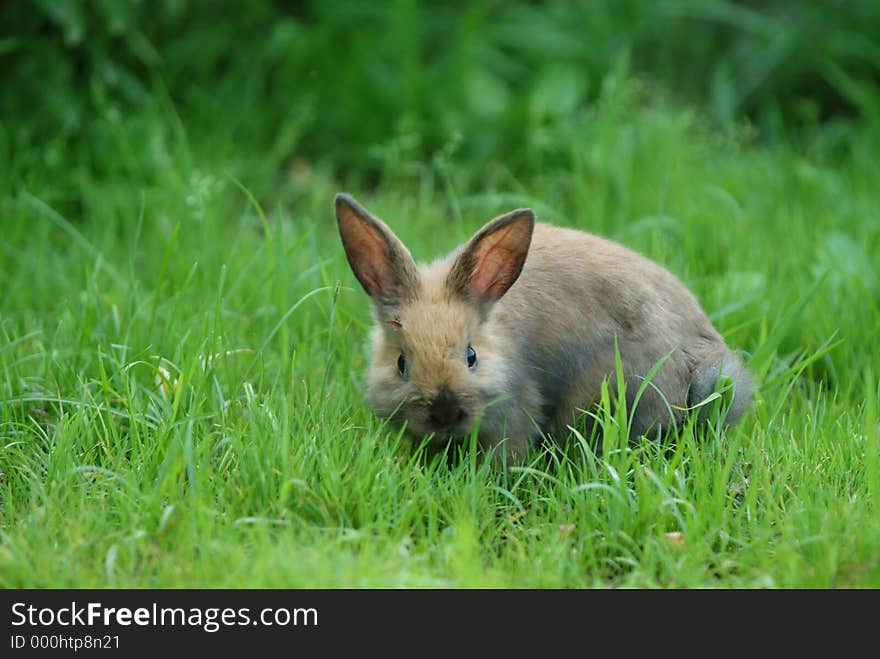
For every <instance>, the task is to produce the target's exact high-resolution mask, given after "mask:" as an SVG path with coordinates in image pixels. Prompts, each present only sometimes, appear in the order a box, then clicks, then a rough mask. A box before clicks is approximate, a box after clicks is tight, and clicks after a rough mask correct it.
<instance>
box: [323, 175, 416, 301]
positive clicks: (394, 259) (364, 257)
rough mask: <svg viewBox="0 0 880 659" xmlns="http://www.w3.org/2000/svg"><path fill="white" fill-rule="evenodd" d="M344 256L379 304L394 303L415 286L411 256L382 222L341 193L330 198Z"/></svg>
mask: <svg viewBox="0 0 880 659" xmlns="http://www.w3.org/2000/svg"><path fill="white" fill-rule="evenodd" d="M333 203H334V206H335V209H336V222H337V223H338V225H339V235H340V237H341V238H342V245H343V247H345V256H346V257H347V258H348V264H349V265H350V266H351V270H352V272H354V276H355V277H357V279H358V281H359V282H360V283H361V286H363V287H364V290H365V291H366V292H367V293H368V294H369V295H370V297H372V298H373V300H374V302H376V304H377V305H379V307H380V308H381V307H384V306H396V305H399V304H400V303H401V302H402V301H403V300H404V299H406V298H407V297H408V296H409V294H410V293H412V292H413V291H414V290H415V289H416V288H417V286H418V281H419V278H418V271H417V269H416V264H415V262H414V261H413V258H412V255H411V254H410V253H409V250H408V249H407V248H406V247H405V246H404V244H403V243H402V242H400V240H399V239H398V238H397V236H395V235H394V233H393V232H392V231H391V229H389V228H388V227H387V226H386V225H385V223H384V222H382V221H381V220H380V219H379V218H377V217H374V216H373V215H371V214H370V213H369V211H367V209H365V208H364V207H363V206H361V205H360V204H359V203H358V202H356V201H355V200H354V198H353V197H352V196H351V195H348V194H345V193H344V192H340V193H339V194H337V195H336V197H335V199H334V200H333Z"/></svg>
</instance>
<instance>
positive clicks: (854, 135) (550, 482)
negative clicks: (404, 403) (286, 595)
mask: <svg viewBox="0 0 880 659" xmlns="http://www.w3.org/2000/svg"><path fill="white" fill-rule="evenodd" d="M602 90H603V91H602V94H601V96H600V98H599V100H598V101H597V102H596V103H595V104H592V105H590V106H589V108H588V109H587V110H585V111H584V112H582V113H578V114H577V115H572V118H571V119H570V120H566V121H561V122H559V123H556V124H554V125H553V126H551V127H547V128H543V129H539V128H535V130H533V131H530V132H529V133H528V134H527V135H524V136H523V144H522V145H521V147H520V149H519V154H520V157H521V159H522V160H523V161H529V162H531V163H532V166H533V168H534V169H533V171H535V172H539V173H537V174H535V175H533V176H529V177H528V178H519V177H518V175H517V171H515V169H509V168H507V167H506V166H505V165H504V163H500V164H499V163H494V164H491V163H490V164H487V165H486V166H485V168H483V169H482V170H481V171H480V172H479V175H477V174H476V173H475V172H476V171H477V170H476V168H474V167H472V166H470V167H469V166H467V163H460V162H459V161H458V160H457V156H456V151H455V148H454V145H450V146H449V148H445V149H441V150H439V151H437V152H436V154H435V156H434V157H433V158H430V159H418V158H417V159H413V160H411V161H407V160H405V158H401V157H398V156H400V153H398V152H397V151H395V150H394V149H395V148H396V147H395V143H391V144H389V145H386V148H387V149H388V151H387V158H386V160H385V164H384V165H383V170H382V173H381V176H380V178H379V183H378V185H376V186H375V187H369V188H368V187H366V186H365V185H358V181H359V180H360V179H358V178H352V179H350V180H345V181H338V180H335V179H334V176H333V174H332V173H331V171H332V168H331V167H329V166H328V164H327V163H322V162H319V161H316V162H300V163H299V164H298V166H297V167H296V168H292V169H290V171H289V172H288V171H287V170H285V175H284V178H283V180H279V179H278V178H277V172H274V171H271V172H269V171H266V170H265V169H259V168H257V169H254V168H252V167H251V165H252V164H253V163H254V162H257V161H258V160H259V158H260V152H259V151H258V150H257V149H256V148H254V147H252V146H250V145H249V144H246V143H245V144H241V143H237V142H236V141H235V138H234V136H232V135H227V134H224V133H223V132H222V131H221V130H218V131H217V133H216V135H215V136H214V141H213V143H212V145H211V148H200V149H196V148H194V147H193V143H194V141H195V140H194V138H193V139H191V138H190V135H189V132H188V131H189V130H192V129H193V128H192V126H186V125H185V123H183V122H181V120H180V119H179V118H178V116H177V114H176V112H175V111H174V110H173V109H172V108H171V106H170V104H169V103H167V102H166V101H165V100H163V99H162V97H161V96H157V97H156V99H155V102H153V103H151V104H150V105H149V107H148V108H147V109H145V110H143V111H141V112H139V113H138V114H136V115H134V116H131V117H125V118H124V119H123V118H121V117H120V116H119V115H118V114H114V113H113V112H112V111H109V110H108V111H107V112H106V113H102V114H99V115H97V116H96V117H94V119H93V121H92V128H91V129H92V130H93V131H94V133H95V134H98V135H101V136H103V142H102V143H101V144H100V145H98V146H96V147H95V148H101V149H103V150H104V151H103V152H102V153H103V156H102V161H103V162H116V163H117V166H116V167H115V168H112V169H109V170H107V171H101V172H98V173H96V172H95V171H94V168H93V167H92V166H91V165H90V163H89V162H87V161H84V160H82V159H78V158H76V157H70V156H68V155H67V154H65V152H64V149H63V145H61V146H59V145H58V144H55V143H53V142H52V141H51V138H46V140H47V141H45V142H36V141H34V142H31V143H30V150H29V151H24V150H21V149H18V148H16V149H13V145H19V146H20V142H21V140H18V138H17V137H16V136H17V133H15V127H14V126H13V125H12V124H10V123H5V124H4V129H3V131H2V138H3V139H0V159H2V160H3V161H4V162H7V163H9V166H8V167H5V168H3V169H2V170H0V193H2V199H0V203H2V206H0V208H2V211H0V212H2V219H0V223H2V239H0V250H2V251H0V439H2V442H0V586H3V587H62V586H70V587H104V586H117V587H149V586H155V587H181V586H203V587H221V586H232V587H245V586H254V587H260V586H266V587H364V586H370V587H372V586H391V587H398V586H431V587H433V586H451V587H486V586H499V587H536V586H542V587H592V586H639V587H641V586H648V587H653V586H660V587H706V586H708V587H763V586H769V587H850V586H854V587H878V586H880V511H878V505H880V457H878V453H880V446H878V444H880V404H878V398H880V386H878V376H880V305H878V300H880V260H878V256H877V255H878V253H880V215H878V210H877V209H878V208H880V170H878V169H877V167H876V161H875V158H876V153H878V149H880V128H878V126H877V125H876V124H871V123H870V122H866V123H864V124H861V123H860V124H854V125H852V126H844V127H843V128H842V129H840V130H833V129H831V128H823V129H816V130H815V131H812V132H810V133H809V134H808V135H806V136H805V137H804V138H803V139H802V140H801V142H800V143H799V144H798V145H797V146H791V145H786V144H780V145H777V146H774V147H772V148H770V147H765V146H761V145H759V144H755V143H753V142H751V141H750V138H749V135H748V133H747V131H733V130H726V131H722V130H720V129H717V128H713V127H711V126H710V125H709V124H707V123H706V122H705V121H704V120H703V119H702V118H701V116H700V115H699V114H698V113H696V112H694V111H692V110H687V109H682V108H680V107H677V106H675V105H671V104H669V103H666V102H659V103H653V102H649V101H648V100H646V98H645V95H644V93H643V89H642V87H641V86H640V84H638V83H637V82H624V80H623V78H622V77H621V76H620V75H614V74H612V75H610V76H608V77H607V78H606V80H605V81H604V83H603V85H602ZM22 139H24V138H22ZM464 139H466V138H464ZM53 149H55V152H53ZM53 153H55V156H57V157H60V158H61V159H62V162H63V163H66V165H65V167H63V168H60V169H63V178H62V179H58V178H56V176H57V172H58V171H59V167H57V166H53V167H51V168H43V167H41V164H40V163H41V161H42V159H45V158H51V157H54V156H53V155H52V154H53ZM58 153H60V154H61V155H60V156H58ZM404 155H405V154H404ZM349 186H351V187H349ZM340 189H348V190H349V191H350V192H352V193H354V194H355V195H356V196H358V197H359V198H360V199H361V200H362V201H364V202H365V203H366V204H367V205H368V206H369V207H370V208H371V209H373V210H375V212H377V214H379V215H380V216H382V217H383V218H385V219H386V220H387V221H388V222H389V223H391V225H392V226H393V227H394V229H395V231H396V232H397V233H398V235H400V237H401V238H402V239H403V240H404V241H405V242H406V243H407V244H408V245H409V246H411V248H412V250H413V252H414V254H415V256H416V257H417V259H420V260H427V259H430V258H432V257H434V256H435V255H438V254H440V253H442V252H445V251H446V250H447V249H450V248H452V247H453V246H454V245H456V244H458V243H459V242H460V241H462V240H463V239H465V238H466V237H467V236H468V235H469V234H470V233H471V232H472V231H473V230H474V229H476V228H477V227H478V226H480V225H481V224H482V223H483V222H484V221H485V220H487V219H488V218H490V217H491V216H493V215H494V214H496V213H498V212H501V211H503V210H507V209H509V208H512V207H515V206H524V205H529V206H532V207H534V208H535V209H536V210H537V212H538V215H539V217H540V218H541V219H543V220H544V221H550V222H555V223H558V224H563V225H566V226H574V227H578V228H582V229H585V230H590V231H594V232H597V233H601V234H604V235H607V236H611V237H613V238H616V239H618V240H620V241H622V242H624V243H626V244H628V245H630V246H631V247H634V248H636V249H638V250H640V251H642V252H644V253H646V254H648V255H649V256H651V257H652V258H654V259H656V260H658V261H659V262H661V263H663V264H665V265H666V266H667V267H669V268H670V269H671V270H672V271H673V272H675V273H676V274H678V275H679V276H680V277H682V279H683V280H684V281H685V282H686V283H687V284H688V285H689V286H690V287H691V288H692V290H693V291H694V292H695V293H696V294H697V296H698V298H699V299H700V300H701V302H702V303H703V305H704V307H705V308H706V310H707V311H708V312H709V314H710V315H711V316H712V318H713V320H714V321H715V323H716V325H717V327H718V328H719V330H720V331H721V332H722V333H723V334H724V336H725V338H726V339H727V341H728V343H729V344H731V345H732V346H734V347H736V348H739V349H742V350H744V351H745V352H746V353H747V355H749V356H751V368H752V369H753V371H754V372H755V374H756V377H757V380H758V382H759V385H760V389H759V391H758V393H757V396H756V401H755V404H754V406H753V408H752V409H751V410H750V412H749V413H748V414H747V416H746V418H745V419H744V420H743V422H742V423H741V424H740V425H738V426H736V427H734V428H732V429H729V430H723V431H721V430H717V429H714V428H712V429H709V430H708V431H707V432H703V433H699V434H698V435H695V434H694V432H693V431H692V429H691V428H686V429H685V430H684V431H683V432H682V434H681V435H680V436H678V437H675V438H673V439H672V440H671V441H670V442H668V443H666V444H664V445H658V444H656V443H652V442H647V441H645V442H641V443H636V444H633V445H629V446H627V445H626V444H625V443H624V442H623V441H622V440H621V439H620V438H621V436H622V434H621V432H620V429H621V421H622V420H621V419H615V418H614V417H613V416H611V415H608V414H606V418H605V423H606V426H607V432H606V435H605V437H604V440H603V447H602V448H603V450H602V451H599V452H598V454H597V452H595V451H594V450H593V449H591V448H590V447H589V446H587V445H585V444H583V443H578V442H577V441H575V446H574V447H573V448H572V450H571V451H570V453H569V455H568V457H565V458H563V457H560V456H558V455H557V456H551V457H549V458H548V456H547V455H543V454H540V453H536V454H535V455H533V456H532V457H533V460H532V461H531V463H530V464H529V465H526V466H522V467H515V468H512V469H510V470H509V471H507V472H501V471H498V470H494V469H492V468H491V467H489V466H487V465H485V464H479V463H478V462H477V460H476V459H475V458H474V454H473V452H468V451H466V452H465V453H464V455H463V456H462V457H461V459H460V460H459V461H457V462H454V463H453V464H451V465H448V464H446V463H445V462H442V461H441V460H439V459H429V458H427V457H426V456H424V455H423V454H422V453H421V452H420V451H419V450H418V442H413V441H412V440H411V439H410V438H408V437H401V436H399V435H398V434H397V433H396V432H394V431H393V430H391V429H389V428H386V427H385V426H383V424H382V423H381V422H380V421H379V420H378V419H376V418H374V417H373V416H372V415H371V413H370V412H369V410H368V409H366V407H365V405H364V403H363V400H362V397H361V393H360V379H361V376H362V374H363V372H364V369H365V365H366V352H365V351H366V347H365V338H366V332H367V330H368V328H369V326H370V316H369V309H368V300H367V297H366V295H365V294H364V293H363V292H362V291H361V289H360V288H359V286H358V285H357V282H356V281H355V279H354V277H353V275H351V273H350V272H349V270H348V267H347V264H346V262H345V258H344V254H343V251H342V248H341V245H340V243H339V238H338V235H337V234H336V226H335V221H334V219H333V214H332V195H333V193H335V192H336V191H338V190H340ZM252 190H260V191H269V192H265V193H263V192H261V193H260V194H259V198H257V197H255V196H254V195H255V194H256V193H252V192H251V191H252ZM609 395H610V396H613V395H614V392H610V393H609ZM670 534H671V535H670ZM679 534H680V535H679Z"/></svg>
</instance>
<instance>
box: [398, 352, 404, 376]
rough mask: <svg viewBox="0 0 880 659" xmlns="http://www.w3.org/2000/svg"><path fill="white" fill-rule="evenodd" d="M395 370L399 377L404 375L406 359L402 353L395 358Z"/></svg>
mask: <svg viewBox="0 0 880 659" xmlns="http://www.w3.org/2000/svg"><path fill="white" fill-rule="evenodd" d="M397 370H398V371H400V374H401V375H406V357H404V356H403V353H400V357H398V358H397Z"/></svg>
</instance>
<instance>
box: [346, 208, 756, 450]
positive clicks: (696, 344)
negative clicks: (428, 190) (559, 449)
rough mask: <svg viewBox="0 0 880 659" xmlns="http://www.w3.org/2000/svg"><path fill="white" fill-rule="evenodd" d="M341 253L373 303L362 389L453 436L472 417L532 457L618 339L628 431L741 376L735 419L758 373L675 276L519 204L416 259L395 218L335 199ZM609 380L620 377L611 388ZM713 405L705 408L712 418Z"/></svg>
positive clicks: (593, 384) (500, 446) (579, 411)
mask: <svg viewBox="0 0 880 659" xmlns="http://www.w3.org/2000/svg"><path fill="white" fill-rule="evenodd" d="M334 206H335V214H336V219H337V224H338V228H339V234H340V237H341V239H342V244H343V247H344V249H345V254H346V257H347V259H348V263H349V265H350V266H351V269H352V271H353V272H354V275H355V277H356V278H357V280H358V281H359V282H360V284H361V286H363V288H364V290H365V291H366V292H367V294H368V295H369V296H370V299H371V301H372V311H373V316H374V320H375V325H374V327H373V329H372V332H371V339H370V340H371V357H370V360H371V361H370V365H369V369H368V373H367V377H366V387H365V388H366V398H367V401H368V403H369V405H370V406H371V407H372V408H373V410H374V411H375V412H376V413H377V414H378V415H379V416H381V417H386V418H391V419H392V421H396V422H397V423H399V424H402V423H404V422H405V424H406V430H407V432H409V433H413V434H415V435H416V436H429V437H430V436H432V439H431V440H430V442H433V443H434V444H437V443H441V444H445V443H446V442H449V441H450V440H453V439H456V438H462V437H466V436H469V434H470V433H471V431H472V428H473V426H474V424H475V423H478V431H477V432H478V435H477V438H478V442H479V444H480V446H481V447H483V448H485V449H488V450H490V451H493V452H496V454H497V455H500V456H502V457H503V459H516V458H521V457H523V456H524V455H525V454H526V452H527V450H528V449H529V447H530V446H531V445H532V444H533V442H534V441H535V440H536V439H538V438H539V437H540V436H541V435H542V433H543V434H545V436H546V435H550V436H553V437H554V438H556V439H559V437H560V436H561V435H563V434H565V433H566V428H567V427H568V426H569V424H572V423H574V422H576V421H577V420H578V419H587V421H588V422H589V421H590V419H589V416H586V417H585V416H584V414H585V412H587V411H589V410H590V409H591V407H593V406H594V405H595V404H596V403H597V402H598V401H599V399H600V395H601V387H602V383H603V380H604V379H606V378H610V379H611V381H612V385H613V383H614V382H616V380H615V346H617V350H619V354H620V358H621V363H622V366H623V373H624V376H625V387H626V389H625V391H626V399H627V403H628V409H631V406H632V404H633V403H634V402H635V395H636V392H637V390H638V388H639V386H640V385H641V383H642V382H643V380H644V378H645V377H646V376H647V375H648V374H649V371H650V370H651V368H652V367H653V366H654V365H655V364H657V363H658V362H659V361H660V360H663V359H664V357H665V358H666V359H665V361H663V363H662V365H661V366H660V368H659V370H658V371H657V372H656V373H655V374H654V376H653V378H652V379H651V381H650V383H649V385H648V386H647V387H645V388H644V391H643V392H642V396H641V398H640V399H639V400H638V403H637V406H636V408H635V410H634V412H633V414H632V423H631V424H630V425H631V427H630V433H631V436H639V435H643V434H648V433H653V432H657V433H663V432H666V431H668V430H670V429H674V428H676V427H678V425H679V424H681V423H682V421H683V420H684V419H685V417H686V415H687V412H688V410H689V409H693V408H694V407H695V406H696V405H697V404H698V403H699V402H700V401H703V400H704V399H706V397H708V396H709V395H710V394H711V393H712V392H713V391H715V389H716V384H717V383H718V382H719V378H720V377H722V376H723V377H724V379H725V382H728V383H732V388H733V394H732V398H730V399H729V401H730V402H729V406H728V407H727V412H726V420H725V422H726V423H727V424H732V423H735V422H736V421H737V420H738V419H739V418H740V417H741V416H742V414H743V412H744V411H745V410H746V408H747V407H748V405H749V403H750V400H751V398H752V394H753V389H754V387H753V382H752V378H751V376H750V374H749V373H748V371H747V369H746V367H745V366H744V364H743V362H742V361H741V360H740V358H739V357H738V356H737V355H736V354H734V353H733V352H731V350H730V349H729V348H728V347H727V345H726V344H725V342H724V339H723V338H722V337H721V335H720V334H719V333H718V332H717V331H716V330H715V328H714V327H713V326H712V323H711V322H710V320H709V319H708V317H707V316H706V314H705V312H704V311H703V310H702V308H701V307H700V305H699V303H698V302H697V300H696V298H695V297H694V296H693V295H692V294H691V293H690V291H688V289H687V288H686V287H685V286H684V284H682V283H681V281H679V280H678V279H677V278H676V277H675V276H674V275H673V274H671V273H670V272H668V271H667V270H665V269H664V268H662V267H661V266H659V265H657V264H656V263H654V262H652V261H650V260H648V259H647V258H646V257H644V256H642V255H640V254H638V253H636V252H634V251H631V250H630V249H628V248H626V247H624V246H623V245H620V244H618V243H616V242H613V241H611V240H608V239H605V238H601V237H598V236H595V235H592V234H589V233H586V232H583V231H578V230H574V229H569V228H562V227H557V226H553V225H549V224H543V223H536V221H535V213H534V211H532V210H531V209H528V208H520V209H517V210H513V211H511V212H509V213H506V214H504V215H501V216H499V217H496V218H495V219H493V220H491V221H490V222H488V223H487V224H486V225H485V226H483V227H482V228H481V229H480V230H479V231H477V232H476V233H475V234H474V235H473V237H472V238H471V239H470V240H469V241H468V242H467V243H465V244H464V245H462V246H460V247H458V248H457V249H455V250H454V251H453V252H452V253H451V254H449V255H448V256H446V257H445V258H441V259H439V260H436V261H434V262H432V263H430V264H427V265H416V263H415V261H414V260H413V257H412V255H411V254H410V252H409V250H408V249H407V248H406V246H405V245H404V244H403V243H402V242H401V241H400V240H399V239H398V238H397V236H395V235H394V233H393V232H392V231H391V229H389V228H388V226H387V225H386V224H385V223H384V222H382V221H381V220H380V219H378V218H377V217H375V216H373V215H371V214H370V213H369V212H368V211H367V210H366V209H365V208H364V207H363V206H361V205H360V204H359V203H358V202H357V201H355V199H354V198H353V197H351V196H350V195H348V194H346V193H339V194H337V195H336V197H335V199H334ZM612 391H616V389H614V388H612ZM706 409H707V406H702V407H700V408H699V412H698V414H699V415H701V416H700V418H703V417H708V414H707V413H706Z"/></svg>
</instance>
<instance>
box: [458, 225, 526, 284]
mask: <svg viewBox="0 0 880 659" xmlns="http://www.w3.org/2000/svg"><path fill="white" fill-rule="evenodd" d="M515 228H516V226H515V225H511V226H509V227H507V228H505V229H502V230H500V231H498V232H497V236H492V235H489V236H486V238H484V239H483V241H482V243H483V244H481V245H479V247H478V249H477V257H478V258H479V260H478V262H477V265H476V266H475V267H474V269H473V271H472V272H471V277H470V286H471V290H472V292H474V293H476V294H477V295H479V296H481V297H483V296H489V297H492V298H498V297H501V296H502V295H504V293H505V292H506V291H507V289H508V288H509V287H510V285H511V283H512V282H511V280H512V279H513V278H514V277H515V275H516V266H517V265H518V263H519V259H520V254H519V253H518V252H517V251H515V250H511V249H509V248H508V247H507V246H506V245H505V244H504V242H505V240H506V239H507V238H508V235H509V234H510V232H511V231H514V230H515ZM483 245H485V247H484V246H483Z"/></svg>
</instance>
